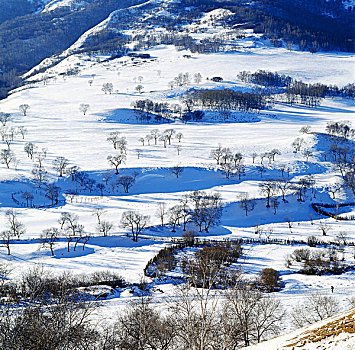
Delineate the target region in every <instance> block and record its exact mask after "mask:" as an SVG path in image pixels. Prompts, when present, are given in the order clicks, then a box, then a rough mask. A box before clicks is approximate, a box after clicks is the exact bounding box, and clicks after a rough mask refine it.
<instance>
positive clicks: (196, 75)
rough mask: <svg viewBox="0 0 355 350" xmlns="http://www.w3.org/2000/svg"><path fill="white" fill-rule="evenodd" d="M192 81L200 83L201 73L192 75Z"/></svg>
mask: <svg viewBox="0 0 355 350" xmlns="http://www.w3.org/2000/svg"><path fill="white" fill-rule="evenodd" d="M194 81H195V83H196V84H200V83H201V81H202V75H201V73H195V75H194Z"/></svg>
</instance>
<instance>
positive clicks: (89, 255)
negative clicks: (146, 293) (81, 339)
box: [0, 46, 355, 308]
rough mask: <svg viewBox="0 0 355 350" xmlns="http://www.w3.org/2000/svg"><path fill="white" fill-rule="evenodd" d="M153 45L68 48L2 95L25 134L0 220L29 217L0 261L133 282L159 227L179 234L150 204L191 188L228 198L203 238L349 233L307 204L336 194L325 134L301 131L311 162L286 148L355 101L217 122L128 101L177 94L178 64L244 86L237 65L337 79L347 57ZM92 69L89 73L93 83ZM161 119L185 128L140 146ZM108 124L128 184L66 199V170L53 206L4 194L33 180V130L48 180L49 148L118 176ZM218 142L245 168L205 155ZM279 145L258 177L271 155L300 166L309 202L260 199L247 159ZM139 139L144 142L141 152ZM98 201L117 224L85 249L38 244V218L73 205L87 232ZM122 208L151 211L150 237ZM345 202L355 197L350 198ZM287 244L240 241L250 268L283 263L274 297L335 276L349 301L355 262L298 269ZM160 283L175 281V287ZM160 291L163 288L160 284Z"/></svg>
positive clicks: (297, 294)
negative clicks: (178, 171)
mask: <svg viewBox="0 0 355 350" xmlns="http://www.w3.org/2000/svg"><path fill="white" fill-rule="evenodd" d="M149 53H150V55H151V56H152V59H148V60H146V61H145V62H142V61H139V60H138V61H137V60H136V61H135V60H132V59H130V58H127V57H126V58H121V59H116V60H112V61H109V62H103V61H104V60H105V59H106V57H93V58H89V57H86V56H69V57H68V58H67V59H66V60H64V61H63V62H61V63H60V64H58V65H57V66H54V67H52V68H51V69H50V70H49V71H48V72H47V73H46V74H48V76H51V77H56V78H57V79H53V78H52V79H50V80H49V82H48V84H47V85H44V84H43V83H41V82H39V83H36V82H34V83H32V85H31V86H30V87H27V88H22V89H19V91H16V92H14V93H13V94H11V95H10V96H9V97H8V98H7V99H5V100H3V101H0V111H3V112H9V113H11V114H12V115H13V116H14V120H13V122H12V123H11V126H14V127H18V126H24V127H25V128H26V129H27V130H28V134H27V135H26V137H25V140H22V139H21V137H17V138H16V140H15V142H14V143H13V144H12V146H11V149H12V150H13V151H14V152H15V154H16V158H17V159H18V164H17V167H16V169H14V168H13V167H10V169H7V168H6V167H5V166H4V165H1V167H0V181H1V182H0V225H2V226H3V225H4V224H5V215H4V214H5V211H6V210H7V209H8V208H11V207H14V208H16V210H17V211H18V213H19V219H20V220H21V221H22V222H23V223H24V224H25V225H26V228H27V230H26V234H25V235H24V236H23V237H22V239H21V240H20V241H15V242H14V244H12V254H11V256H7V254H6V248H1V250H0V259H1V261H10V262H11V265H12V266H13V267H14V272H13V274H14V275H20V274H21V272H22V271H23V270H24V269H26V268H27V267H28V266H30V265H32V264H42V265H44V266H45V267H46V268H49V269H51V270H53V271H63V270H72V271H73V272H75V273H87V272H92V271H96V270H108V269H109V270H114V271H115V272H118V273H119V274H121V275H122V276H124V277H125V278H127V279H128V280H129V281H132V282H137V281H139V279H140V278H141V277H142V275H143V268H144V267H145V265H146V263H147V262H148V260H149V259H151V258H152V257H153V256H154V255H155V254H156V253H157V252H158V250H159V249H161V248H162V247H163V246H164V245H165V244H167V243H166V240H167V238H169V237H172V236H173V235H174V236H179V235H181V230H178V231H177V233H175V234H173V233H171V231H170V230H169V229H161V228H159V227H158V225H159V219H158V218H156V217H155V216H154V212H155V211H156V209H157V205H158V203H166V204H167V206H168V207H169V206H172V205H173V204H175V203H176V202H177V201H178V200H179V199H180V198H181V197H182V196H183V195H184V194H186V193H188V192H190V191H192V190H196V189H200V190H208V191H217V192H219V193H220V194H221V195H222V199H223V201H224V203H225V210H224V214H223V217H222V220H221V224H220V226H218V227H215V228H213V229H212V230H211V232H210V233H209V234H205V236H206V237H207V238H208V237H213V238H216V237H219V238H239V237H244V238H245V237H256V235H255V233H254V228H253V226H254V225H256V224H259V225H262V226H263V227H264V229H265V231H267V232H270V229H271V230H272V233H271V238H279V239H301V240H304V241H306V240H307V237H308V236H316V237H318V238H320V239H325V240H331V241H334V240H336V238H337V237H338V235H339V234H340V233H341V232H345V234H346V236H347V239H348V241H350V242H351V241H352V242H353V241H354V239H355V225H354V222H353V221H342V222H336V221H335V220H333V219H330V218H325V217H322V218H319V217H318V215H317V214H316V213H315V212H314V211H313V209H312V208H311V206H310V204H311V201H317V200H318V201H319V200H323V201H326V202H329V203H333V202H334V201H333V199H332V198H331V195H330V194H329V193H328V191H327V190H326V187H327V186H329V184H331V183H334V182H335V181H336V179H338V178H339V174H336V173H334V172H333V170H332V167H331V164H330V163H328V162H324V161H323V160H322V159H321V157H320V152H321V151H322V147H323V146H324V144H325V141H324V140H323V139H322V138H321V136H316V135H313V134H309V135H306V136H302V137H304V138H305V139H306V141H307V143H308V145H309V147H311V148H312V149H313V156H312V157H310V159H309V160H308V161H307V162H306V161H305V160H304V158H303V157H302V156H300V155H298V154H294V152H293V149H292V147H291V143H292V141H293V140H294V139H295V138H296V137H299V136H300V134H299V129H300V128H301V127H302V126H304V125H310V126H311V129H312V131H314V132H324V129H325V126H326V124H327V122H328V121H335V120H353V121H354V106H353V103H352V101H349V100H343V99H338V98H337V99H332V100H331V99H327V100H325V101H323V103H322V105H321V106H320V107H318V108H307V107H304V106H293V107H290V106H287V105H283V104H277V105H275V107H274V108H273V109H272V110H269V111H265V112H262V113H260V114H256V115H247V114H243V113H241V114H240V115H237V116H236V117H235V119H234V120H238V121H242V123H238V122H235V121H234V120H232V121H231V122H228V123H225V122H223V120H222V119H221V118H219V117H218V116H217V115H216V116H215V118H216V120H214V119H213V118H209V119H206V120H205V121H202V122H198V123H197V122H196V123H195V122H190V123H187V124H183V123H181V122H174V123H169V124H167V123H163V124H154V123H144V124H142V123H139V122H137V119H136V118H135V115H134V112H133V111H132V110H131V103H132V102H133V101H135V100H137V99H145V98H149V99H152V100H154V101H161V102H169V103H178V102H179V95H180V94H181V93H183V92H184V90H185V89H186V88H179V89H173V90H171V89H170V88H169V87H168V83H169V82H170V81H171V80H173V78H174V77H175V76H177V75H178V74H179V73H181V72H183V73H185V72H189V73H190V75H191V76H192V75H193V74H195V73H198V72H199V73H201V75H202V77H203V80H202V82H201V84H200V87H205V88H212V87H216V86H220V87H226V88H235V89H249V88H250V87H248V86H245V85H244V84H242V83H241V82H240V81H238V80H237V74H238V73H239V72H240V71H243V70H249V71H255V70H257V69H266V70H270V71H278V72H279V73H283V74H287V75H290V76H292V77H294V78H296V79H302V80H303V81H305V82H322V83H326V84H337V85H339V86H343V85H345V84H347V83H349V82H351V79H352V78H353V76H354V57H353V56H351V55H350V54H344V53H341V54H339V53H317V54H313V55H312V54H310V53H307V52H289V51H286V50H285V49H282V48H280V49H275V48H270V47H267V46H260V47H258V48H253V49H248V50H245V51H241V52H237V53H227V54H210V55H192V57H191V58H190V59H188V58H184V57H183V55H184V54H187V52H184V51H180V52H178V51H176V50H175V48H173V47H165V46H164V47H163V46H162V47H157V48H155V49H152V50H149ZM98 60H100V61H101V62H98ZM75 66H76V67H78V68H79V69H80V73H79V75H78V76H75V77H66V79H65V80H64V79H63V77H62V76H61V75H59V74H60V73H63V72H65V71H66V70H67V69H68V68H73V67H75ZM41 76H43V75H41V74H40V75H37V76H34V77H32V78H31V79H32V80H33V81H35V80H36V79H38V78H41ZM139 76H141V77H142V83H141V84H142V85H143V87H144V88H143V92H142V93H141V94H139V93H138V92H136V91H135V87H136V85H137V84H138V83H137V79H138V77H139ZM213 76H221V77H223V78H224V82H222V83H213V82H211V81H210V80H206V78H208V77H210V78H211V77H213ZM89 80H93V83H92V85H91V86H90V85H89ZM103 83H112V84H113V85H114V92H113V93H112V95H108V94H107V95H105V94H104V93H103V92H102V91H101V87H102V84H103ZM192 86H193V85H190V86H189V88H190V87H192ZM23 103H27V104H29V105H30V109H29V111H28V114H27V116H23V115H21V113H20V112H19V110H18V107H19V105H20V104H23ZM81 103H88V104H89V105H90V108H89V111H88V112H87V114H86V115H85V116H84V115H83V114H82V113H81V112H80V111H79V105H80V104H81ZM353 124H354V123H353ZM167 128H174V129H175V130H176V131H177V132H181V133H183V135H184V137H183V139H182V141H181V143H180V144H179V143H178V141H177V140H176V139H174V140H173V142H172V143H173V144H172V145H171V146H168V147H167V148H164V147H162V144H161V143H159V144H158V145H154V144H153V143H154V142H151V144H150V145H145V146H143V145H142V144H141V142H140V141H139V138H141V137H144V136H145V135H147V134H149V133H150V131H151V130H152V129H159V130H160V131H163V130H165V129H167ZM112 131H119V132H121V134H122V136H126V137H127V141H128V151H127V162H126V164H125V165H123V166H122V167H121V168H123V169H122V170H121V171H120V172H121V174H126V175H131V174H133V173H134V172H137V174H136V176H137V177H136V183H135V185H134V186H133V187H132V188H131V190H130V193H128V194H126V193H123V191H117V192H115V193H104V196H103V197H101V196H100V193H99V192H98V191H97V190H96V191H93V192H92V193H89V192H85V191H83V192H81V193H78V194H77V195H75V196H73V197H71V199H70V200H69V198H68V196H67V191H68V190H69V189H72V186H73V185H72V183H71V181H70V179H64V180H63V179H62V180H59V182H58V184H59V185H60V186H61V188H62V192H61V195H60V198H59V199H60V202H59V205H58V206H56V207H54V208H45V209H33V208H32V209H28V208H23V207H21V205H17V204H16V203H14V201H13V200H12V199H11V194H13V193H15V198H16V196H17V194H16V193H20V192H23V191H24V189H30V188H32V187H31V186H32V185H31V184H30V183H29V181H30V179H31V178H32V175H31V170H32V167H33V162H32V161H31V160H30V159H29V158H28V157H27V156H26V154H25V152H24V151H23V147H24V144H25V142H29V141H30V142H33V143H35V144H36V145H38V147H39V149H41V148H45V149H47V158H46V159H45V161H44V166H45V168H46V170H47V171H48V172H49V173H50V179H51V180H52V181H57V174H56V173H55V171H54V170H53V168H52V161H53V159H54V158H55V157H57V156H64V157H66V158H68V159H69V161H70V164H71V165H77V166H79V167H80V168H81V169H82V170H83V171H85V172H87V174H89V176H90V177H92V178H94V179H97V180H101V179H102V178H103V177H104V176H106V174H107V173H108V172H109V173H110V174H111V176H113V177H114V176H115V175H114V171H113V170H112V169H111V168H110V167H109V164H108V162H107V160H106V158H107V156H108V155H110V154H114V149H113V147H112V145H111V144H109V143H108V142H107V141H106V138H107V137H108V135H109V133H110V132H112ZM178 144H179V145H181V152H180V155H178V154H177V149H176V146H177V145H178ZM218 144H222V145H223V146H225V147H231V148H232V149H233V150H235V151H239V152H241V153H242V154H243V155H244V156H245V157H246V163H245V164H246V166H247V171H246V176H243V177H242V178H241V180H238V177H233V178H232V179H226V178H225V176H224V175H223V174H222V173H221V172H220V171H217V170H216V169H215V162H214V161H213V160H212V159H210V158H209V154H210V151H211V149H213V148H214V147H216V146H217V145H218ZM275 147H277V148H278V149H280V151H281V152H282V154H281V156H277V157H276V162H275V163H273V164H272V165H270V166H267V170H266V172H265V174H264V175H263V177H264V178H265V179H268V178H269V179H271V178H274V177H277V176H280V174H279V173H280V171H279V170H277V165H280V164H286V163H288V164H290V167H291V171H290V177H291V179H293V180H294V181H295V180H296V179H297V176H300V175H305V174H314V176H315V178H316V179H317V185H316V189H315V198H313V197H312V196H311V195H310V193H309V194H308V196H307V199H306V201H305V202H304V203H299V202H298V201H297V200H296V197H295V195H289V196H288V198H287V199H288V203H281V204H280V207H279V208H278V210H277V213H276V214H274V210H273V209H272V208H266V207H265V199H264V198H262V196H261V195H260V193H259V189H258V184H259V182H260V177H259V174H258V172H257V166H258V164H259V163H258V162H259V160H258V161H257V164H253V163H252V158H251V154H252V153H253V152H257V153H261V152H265V151H270V150H271V149H273V148H275ZM3 148H5V146H3ZM136 149H141V150H142V154H141V156H140V158H139V159H138V158H137V153H136ZM266 163H267V162H266ZM175 165H180V166H182V167H185V170H184V172H183V173H182V175H181V176H180V177H179V178H178V179H177V178H176V177H175V176H174V175H173V174H171V173H170V171H169V169H168V168H169V167H172V166H175ZM246 191H248V192H249V193H250V195H251V196H254V197H256V198H258V200H257V204H256V208H255V210H254V211H253V212H252V213H250V215H248V217H246V216H245V214H244V212H243V211H242V210H241V209H240V208H239V206H238V203H237V196H238V194H240V193H241V192H246ZM337 196H338V198H339V200H343V201H354V199H353V198H352V197H351V195H350V194H349V193H347V192H346V191H345V189H343V190H342V191H340V193H339V194H337ZM45 201H46V199H45V198H43V197H41V196H40V195H38V196H35V199H34V202H35V204H37V205H42V204H43V203H44V204H46V203H45ZM47 201H48V200H47ZM94 208H103V209H105V210H106V213H105V214H104V217H105V218H106V219H109V220H110V221H112V222H113V223H114V224H115V227H114V232H113V236H111V237H95V238H93V239H91V240H90V241H89V242H88V244H87V245H86V247H85V249H84V250H83V249H82V245H81V244H79V245H78V247H77V250H76V252H73V250H71V252H70V253H67V252H66V243H65V242H64V240H62V241H60V242H58V243H56V245H55V256H54V257H51V256H50V253H49V252H48V249H39V248H40V246H39V243H38V238H39V235H40V233H41V232H42V230H43V229H45V228H48V227H51V226H58V223H57V220H58V218H59V216H60V213H61V212H65V211H66V212H73V213H75V214H77V215H79V218H80V223H82V224H83V225H84V226H85V230H86V231H87V232H90V233H92V234H95V226H96V218H95V217H94V216H93V215H92V213H93V209H94ZM128 209H134V210H139V211H140V212H142V213H144V214H146V215H150V216H151V220H150V225H151V227H150V228H148V229H147V230H145V232H144V236H145V237H146V238H148V239H144V240H143V239H140V240H139V241H138V243H133V242H132V240H131V239H130V238H129V237H127V236H126V233H127V232H126V231H125V230H124V229H123V228H122V227H120V225H119V222H120V218H121V214H122V212H123V211H125V210H128ZM344 210H345V209H344ZM351 210H353V208H349V209H348V211H351ZM310 214H311V216H310ZM287 216H288V217H290V218H291V219H292V221H293V225H292V229H291V230H290V229H289V227H288V223H287V222H285V217H287ZM320 219H321V221H322V222H327V223H329V225H330V227H331V230H330V232H329V234H328V236H327V237H323V236H322V234H321V232H320V230H319V229H318V226H319V220H320ZM191 228H192V226H191ZM292 249H294V247H290V246H285V245H276V244H272V245H247V246H245V265H244V268H243V269H244V270H245V272H246V273H250V274H257V273H258V272H259V271H261V269H263V268H264V267H273V268H275V269H277V270H279V271H281V275H282V278H283V280H284V282H285V288H284V289H283V290H282V291H281V292H279V293H275V294H276V297H278V298H281V300H282V301H283V303H284V305H285V307H286V308H290V307H292V306H293V305H294V304H295V300H301V299H302V298H303V297H304V296H305V295H306V294H307V293H309V292H310V291H314V290H321V291H324V292H326V293H330V286H332V285H334V286H336V288H335V291H334V295H335V296H336V297H337V298H338V299H339V301H341V302H342V304H343V305H345V303H346V299H347V298H348V297H349V296H350V295H351V294H352V293H353V290H354V287H353V286H354V272H353V271H352V272H351V271H350V272H347V273H344V274H342V275H339V276H311V277H310V276H308V277H305V276H303V275H301V274H298V273H296V272H295V271H293V270H292V268H290V269H288V268H286V267H285V265H284V258H285V256H286V254H288V253H289V252H290V251H291V250H292ZM345 254H346V257H347V259H348V261H349V263H351V264H354V250H353V248H350V247H347V248H346V249H345ZM161 288H163V289H164V288H166V289H169V288H170V289H171V286H166V287H161ZM156 295H157V296H159V297H162V295H161V294H159V293H157V294H156ZM123 299H124V298H123ZM120 303H121V301H120V298H114V299H112V300H110V301H108V302H107V305H106V307H111V306H112V307H113V306H114V305H116V304H120Z"/></svg>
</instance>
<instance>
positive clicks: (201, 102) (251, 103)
mask: <svg viewBox="0 0 355 350" xmlns="http://www.w3.org/2000/svg"><path fill="white" fill-rule="evenodd" d="M185 100H188V103H189V105H190V107H187V108H188V110H189V111H190V110H191V109H192V107H195V106H199V107H200V108H204V109H207V110H211V111H218V112H220V113H222V114H223V115H224V116H225V117H228V116H229V115H230V113H231V112H232V111H247V112H248V111H260V110H262V109H265V108H267V107H268V105H269V104H270V103H271V100H269V98H268V97H267V96H266V95H264V94H261V93H249V92H245V93H243V92H240V91H234V90H231V89H213V90H210V89H200V90H192V91H188V92H187V93H186V96H185ZM185 104H186V102H185Z"/></svg>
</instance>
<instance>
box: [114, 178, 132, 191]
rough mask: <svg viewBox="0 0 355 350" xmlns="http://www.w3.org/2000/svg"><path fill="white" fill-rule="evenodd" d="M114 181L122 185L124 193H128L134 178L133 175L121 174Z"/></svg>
mask: <svg viewBox="0 0 355 350" xmlns="http://www.w3.org/2000/svg"><path fill="white" fill-rule="evenodd" d="M116 182H117V184H118V185H121V186H122V187H123V189H124V191H125V193H128V191H129V189H130V188H131V187H132V186H133V185H134V183H135V182H136V180H135V179H134V177H133V176H129V175H121V176H120V177H119V178H118V179H117V181H116Z"/></svg>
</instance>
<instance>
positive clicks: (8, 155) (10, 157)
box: [0, 149, 16, 169]
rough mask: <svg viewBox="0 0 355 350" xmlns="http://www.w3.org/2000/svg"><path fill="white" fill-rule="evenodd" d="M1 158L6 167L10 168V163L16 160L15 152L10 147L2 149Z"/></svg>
mask: <svg viewBox="0 0 355 350" xmlns="http://www.w3.org/2000/svg"><path fill="white" fill-rule="evenodd" d="M0 160H1V163H3V164H5V165H6V167H7V168H8V169H9V168H10V164H11V163H13V162H15V161H16V157H15V154H14V152H12V151H11V150H9V149H2V150H1V152H0Z"/></svg>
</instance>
